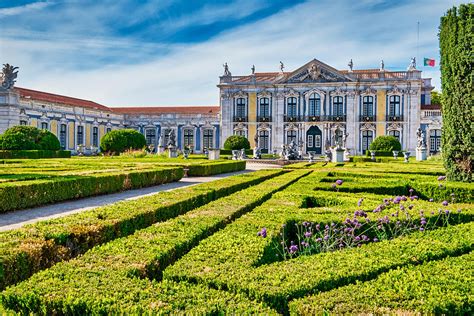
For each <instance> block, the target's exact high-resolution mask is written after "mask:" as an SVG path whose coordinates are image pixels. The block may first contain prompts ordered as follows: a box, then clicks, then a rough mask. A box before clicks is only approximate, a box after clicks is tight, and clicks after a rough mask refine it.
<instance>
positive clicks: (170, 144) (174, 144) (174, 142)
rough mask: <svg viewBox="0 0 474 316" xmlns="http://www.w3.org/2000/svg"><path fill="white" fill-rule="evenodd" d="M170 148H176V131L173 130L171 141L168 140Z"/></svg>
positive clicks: (170, 136)
mask: <svg viewBox="0 0 474 316" xmlns="http://www.w3.org/2000/svg"><path fill="white" fill-rule="evenodd" d="M167 145H168V147H176V134H175V132H174V129H172V130H171V132H170V135H169V139H168V144H167Z"/></svg>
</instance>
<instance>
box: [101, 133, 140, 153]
mask: <svg viewBox="0 0 474 316" xmlns="http://www.w3.org/2000/svg"><path fill="white" fill-rule="evenodd" d="M145 146H146V140H145V136H143V134H141V133H139V132H138V131H136V130H134V129H121V130H114V131H110V132H108V133H107V134H105V135H104V137H102V139H101V141H100V149H101V150H102V151H103V152H107V153H113V154H119V153H122V152H124V151H125V150H127V149H143V148H144V147H145Z"/></svg>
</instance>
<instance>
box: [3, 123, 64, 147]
mask: <svg viewBox="0 0 474 316" xmlns="http://www.w3.org/2000/svg"><path fill="white" fill-rule="evenodd" d="M0 149H4V150H59V149H60V144H59V140H58V138H57V137H56V135H54V134H53V133H51V132H50V131H47V130H42V129H38V128H36V127H33V126H13V127H10V128H9V129H7V130H6V131H5V133H3V135H2V137H1V138H0Z"/></svg>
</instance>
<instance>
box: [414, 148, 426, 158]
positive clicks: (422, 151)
mask: <svg viewBox="0 0 474 316" xmlns="http://www.w3.org/2000/svg"><path fill="white" fill-rule="evenodd" d="M422 160H426V147H421V148H419V147H418V148H417V149H416V161H422Z"/></svg>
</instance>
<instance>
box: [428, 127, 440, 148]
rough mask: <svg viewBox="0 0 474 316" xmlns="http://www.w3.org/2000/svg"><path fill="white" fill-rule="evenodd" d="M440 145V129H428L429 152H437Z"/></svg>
mask: <svg viewBox="0 0 474 316" xmlns="http://www.w3.org/2000/svg"><path fill="white" fill-rule="evenodd" d="M440 147H441V130H440V129H433V130H431V131H430V152H431V153H437V152H438V151H439V148H440Z"/></svg>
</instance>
